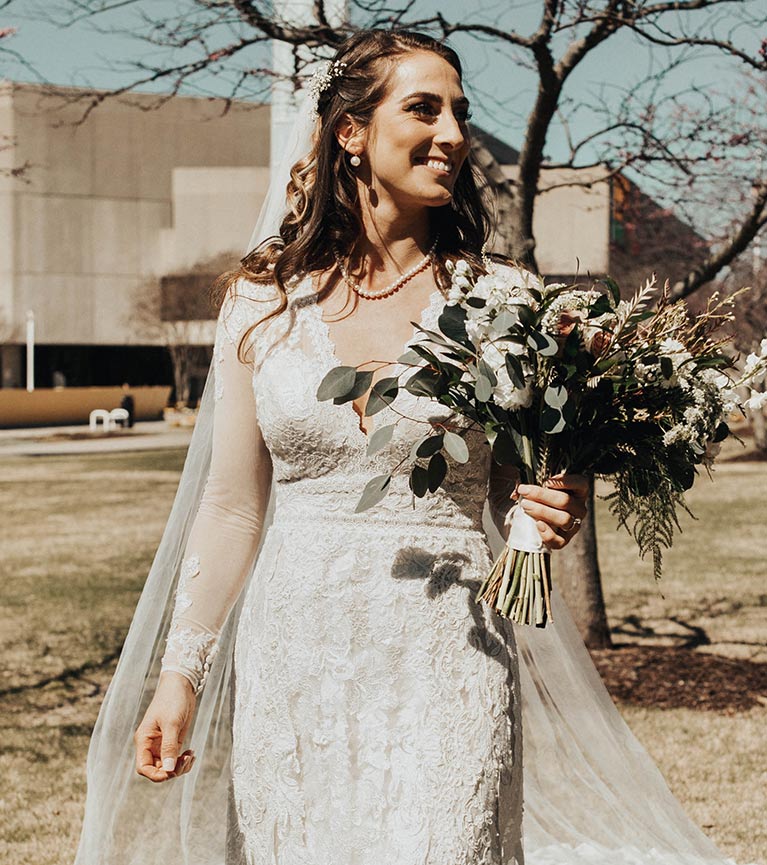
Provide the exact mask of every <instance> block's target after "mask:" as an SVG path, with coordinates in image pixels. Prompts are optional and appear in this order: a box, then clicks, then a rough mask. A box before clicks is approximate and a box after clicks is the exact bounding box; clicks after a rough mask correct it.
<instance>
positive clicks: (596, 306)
mask: <svg viewBox="0 0 767 865" xmlns="http://www.w3.org/2000/svg"><path fill="white" fill-rule="evenodd" d="M612 311H613V305H612V304H611V303H610V298H609V297H608V296H607V295H606V294H601V295H600V296H599V297H598V298H597V299H596V300H595V301H594V303H592V304H591V308H590V309H589V314H588V318H598V317H599V316H600V315H605V313H608V312H612Z"/></svg>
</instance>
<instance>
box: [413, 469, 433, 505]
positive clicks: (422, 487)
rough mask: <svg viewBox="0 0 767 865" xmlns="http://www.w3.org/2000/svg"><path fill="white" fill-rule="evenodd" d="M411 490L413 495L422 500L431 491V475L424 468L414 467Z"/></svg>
mask: <svg viewBox="0 0 767 865" xmlns="http://www.w3.org/2000/svg"><path fill="white" fill-rule="evenodd" d="M409 483H410V489H411V490H412V491H413V495H414V496H417V497H418V498H419V499H422V498H423V497H424V496H425V495H426V491H427V490H428V489H429V473H428V472H427V471H426V469H425V468H424V467H423V466H419V465H414V466H413V468H412V469H411V471H410V482H409Z"/></svg>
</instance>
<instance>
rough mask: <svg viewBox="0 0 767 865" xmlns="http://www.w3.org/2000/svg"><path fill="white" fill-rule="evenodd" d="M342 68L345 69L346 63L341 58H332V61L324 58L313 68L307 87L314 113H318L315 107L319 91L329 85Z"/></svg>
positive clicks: (340, 73) (316, 106)
mask: <svg viewBox="0 0 767 865" xmlns="http://www.w3.org/2000/svg"><path fill="white" fill-rule="evenodd" d="M344 69H346V64H345V63H344V62H343V61H341V60H334V61H333V62H331V61H330V60H326V61H325V62H324V63H322V64H321V65H320V66H318V67H317V69H315V71H314V74H313V75H312V77H311V78H310V79H309V87H308V91H309V99H310V100H311V105H312V111H313V112H314V114H318V113H319V112H318V110H317V109H318V105H319V101H320V95H321V93H322V92H323V90H327V88H328V87H330V85H331V83H332V81H333V79H334V78H338V77H339V76H340V75H343V71H344Z"/></svg>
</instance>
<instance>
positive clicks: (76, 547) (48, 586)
mask: <svg viewBox="0 0 767 865" xmlns="http://www.w3.org/2000/svg"><path fill="white" fill-rule="evenodd" d="M183 457H184V453H183V451H181V450H178V451H156V452H136V453H122V454H117V455H114V454H93V455H88V456H71V457H37V458H33V457H15V458H4V459H0V502H1V503H2V512H3V515H4V519H3V521H2V523H1V524H0V547H2V550H3V556H2V560H1V561H0V579H2V587H3V588H2V594H1V595H0V606H1V607H2V622H3V624H2V631H0V647H1V648H2V652H3V657H4V660H5V663H4V664H3V667H2V672H0V724H1V725H2V731H1V733H2V738H1V739H0V776H1V777H2V778H3V784H2V785H1V787H0V825H2V830H0V860H2V861H3V862H7V863H8V865H64V863H70V862H71V861H72V859H73V856H74V851H75V848H76V844H77V838H78V834H79V828H80V819H81V814H82V804H83V797H84V791H85V755H86V751H87V746H88V740H89V735H90V730H91V727H92V725H93V723H94V721H95V718H96V714H97V712H98V707H99V704H100V701H101V699H102V697H103V692H104V689H105V687H106V685H107V684H108V682H109V678H110V675H111V673H112V671H113V669H114V665H115V662H116V656H117V653H118V651H119V647H120V645H121V641H122V639H123V636H124V634H125V632H126V630H127V627H128V624H129V622H130V618H131V616H132V613H133V607H134V605H135V602H136V600H137V598H138V595H139V592H140V591H141V586H142V583H143V580H144V578H145V576H146V573H147V571H148V569H149V565H150V563H151V560H152V557H153V555H154V551H155V548H156V546H157V543H158V541H159V538H160V535H161V533H162V530H163V528H164V525H165V521H166V518H167V515H168V512H169V510H170V506H171V503H172V499H173V495H174V493H175V489H176V484H177V482H178V475H179V471H180V469H181V466H182V463H183ZM765 489H767V464H765V463H744V462H734V463H724V464H722V465H721V466H720V467H719V468H718V469H717V471H716V481H715V483H713V484H712V483H710V482H709V481H707V480H706V479H702V480H700V481H699V482H698V483H697V484H696V487H695V489H694V490H693V491H692V495H691V496H690V503H691V506H692V509H693V511H694V512H695V513H696V515H697V516H698V517H699V519H698V521H693V520H692V519H691V518H689V517H687V516H685V517H684V519H683V529H684V531H683V534H682V535H681V536H680V537H679V538H678V541H677V543H676V545H675V547H674V549H673V550H672V551H671V553H669V555H668V556H667V558H666V568H665V576H664V579H663V583H662V585H661V586H660V587H658V586H656V584H655V583H654V581H653V579H652V573H651V568H650V566H649V564H647V563H641V562H639V561H638V559H637V557H636V554H635V551H634V546H633V542H632V541H631V540H630V538H629V537H628V536H627V535H626V534H625V532H616V531H615V528H614V526H613V524H612V522H611V520H610V517H609V515H608V514H607V513H606V509H605V508H604V505H603V504H602V503H600V505H599V508H598V514H597V519H598V524H599V544H600V562H601V566H602V571H603V577H604V586H605V592H606V597H607V605H608V612H609V616H610V622H611V625H612V626H613V628H614V635H615V639H616V640H617V641H619V642H629V643H634V644H647V643H651V644H653V645H670V646H678V645H681V644H684V643H685V641H688V640H689V639H690V635H691V634H693V635H696V639H697V641H698V643H699V644H700V645H699V646H698V647H697V648H696V650H695V651H696V652H705V653H710V654H713V655H717V656H726V657H728V658H731V659H735V660H737V661H747V660H751V661H755V662H760V663H762V662H767V623H766V622H765V616H764V607H765V602H766V601H767V584H765V580H764V578H763V574H764V561H765V552H767V549H765V540H764V535H763V526H764V522H765V519H764V518H765V507H764V499H763V496H764V490H765ZM661 590H662V592H663V595H662V596H661V593H660V591H661ZM701 635H703V637H701ZM765 669H767V668H765ZM621 709H622V711H623V713H624V716H625V717H626V719H627V720H628V722H629V724H630V725H631V726H632V728H633V729H634V731H635V732H636V734H637V735H638V737H639V739H640V740H641V741H642V742H643V744H644V745H645V746H646V747H647V748H648V750H649V751H650V753H651V754H652V755H653V757H654V758H655V759H656V760H657V762H658V763H659V765H660V767H661V769H662V771H663V772H664V774H665V775H666V777H667V779H668V781H669V784H670V786H671V788H672V790H673V791H674V792H675V794H676V795H677V796H678V797H679V798H680V799H681V801H682V803H683V804H684V806H685V807H686V809H687V810H688V812H689V813H690V815H691V816H692V817H693V818H694V819H695V821H696V822H697V823H698V824H699V825H702V826H704V827H706V831H707V832H708V833H709V834H710V835H711V837H713V838H714V840H715V841H716V842H717V843H718V844H719V845H720V846H721V848H722V849H723V851H724V852H725V853H726V854H727V855H730V856H732V857H734V858H735V859H737V860H738V861H739V862H742V863H746V862H760V861H765V862H767V829H766V828H765V825H764V822H765V821H764V819H763V810H764V794H765V788H766V787H767V775H765V764H764V741H765V735H764V732H763V731H764V729H765V724H766V723H767V707H766V706H765V705H757V706H755V707H754V708H751V709H749V710H748V711H732V710H729V711H728V710H726V709H725V710H723V711H697V710H694V709H690V708H671V709H657V708H653V707H652V706H648V705H646V703H645V704H641V705H633V704H631V703H630V702H627V703H626V704H625V705H621ZM616 865H618V863H616Z"/></svg>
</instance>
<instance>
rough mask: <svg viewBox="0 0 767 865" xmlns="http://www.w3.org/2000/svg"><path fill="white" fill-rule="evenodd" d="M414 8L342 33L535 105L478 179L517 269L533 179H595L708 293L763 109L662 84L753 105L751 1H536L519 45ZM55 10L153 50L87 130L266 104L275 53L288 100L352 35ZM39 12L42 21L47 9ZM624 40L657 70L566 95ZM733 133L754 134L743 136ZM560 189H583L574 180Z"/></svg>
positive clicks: (122, 8) (229, 19) (598, 625)
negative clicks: (622, 194) (484, 53)
mask: <svg viewBox="0 0 767 865" xmlns="http://www.w3.org/2000/svg"><path fill="white" fill-rule="evenodd" d="M424 6H425V3H419V2H417V0H351V2H350V19H349V20H351V21H354V22H355V26H360V25H361V26H368V27H383V28H402V27H407V28H410V29H417V30H422V31H426V32H431V33H433V34H434V35H436V36H437V37H439V38H447V37H450V36H452V35H453V34H464V35H469V36H472V37H475V38H476V39H477V40H484V41H485V42H486V43H489V44H490V45H492V46H493V47H494V50H496V51H497V52H500V53H502V54H504V55H505V56H506V57H508V58H509V59H510V60H511V61H512V62H514V63H516V64H517V65H518V66H519V67H521V68H523V69H525V70H527V71H528V72H531V73H532V74H533V75H534V76H535V82H536V86H535V93H534V96H533V98H532V104H531V105H530V106H529V110H526V111H525V112H524V114H523V116H521V117H520V127H521V133H520V141H521V146H520V153H519V160H518V173H517V175H516V177H515V179H514V180H513V181H512V180H508V179H504V178H503V177H501V176H500V174H499V172H497V171H492V170H491V169H492V166H491V165H490V164H489V163H488V165H486V166H485V167H486V169H488V170H487V171H486V176H488V177H489V181H488V183H489V185H490V186H491V187H492V188H494V189H496V190H497V191H499V192H502V193H505V197H504V209H503V214H502V215H503V218H504V229H505V231H504V232H502V237H503V241H504V243H505V245H506V249H507V251H508V252H510V253H511V254H513V255H514V256H515V257H516V258H517V259H520V260H523V261H526V262H527V263H528V264H529V265H530V266H531V267H533V268H535V265H536V260H535V250H536V238H535V236H534V232H533V216H534V212H535V204H536V200H537V199H538V196H539V195H540V194H541V187H542V186H545V185H546V184H543V183H542V182H541V180H542V175H543V173H544V172H546V171H549V170H552V169H563V168H572V169H576V170H577V169H582V168H590V169H596V170H597V175H596V177H595V176H594V175H593V172H592V173H591V174H590V176H589V180H588V181H586V182H588V183H595V182H598V181H599V180H600V179H601V180H612V179H614V178H619V177H624V178H628V179H630V180H633V181H634V182H635V183H639V184H641V185H642V186H643V188H646V189H648V190H649V191H650V193H651V194H652V196H653V198H654V199H655V200H657V201H658V202H660V203H661V204H662V205H665V206H667V207H669V208H670V207H674V208H677V209H679V210H680V212H681V213H682V214H683V215H684V216H685V218H687V217H689V220H688V221H690V220H691V224H692V226H693V227H694V228H695V230H696V231H699V232H700V231H702V233H701V237H703V238H704V239H705V240H706V243H704V244H702V246H701V248H696V249H694V250H691V253H692V254H691V255H690V257H689V259H688V260H687V263H686V266H685V268H684V272H680V273H679V274H678V275H676V276H674V279H673V292H674V294H675V296H677V297H687V296H689V295H691V294H692V293H693V292H695V291H697V290H699V289H700V288H701V286H703V285H705V284H706V283H707V282H709V281H711V280H712V279H714V278H715V277H716V276H717V274H719V273H720V272H721V271H722V269H723V268H726V267H728V266H730V265H731V264H732V263H733V262H734V261H735V260H736V259H737V256H738V255H740V254H741V253H742V252H743V251H744V250H745V249H746V248H747V247H748V246H749V244H751V243H752V242H753V240H754V238H755V237H757V235H758V234H759V232H760V231H761V230H762V229H763V228H764V225H765V220H766V219H767V183H765V176H764V168H763V166H761V165H760V164H759V161H758V160H757V159H755V158H754V155H755V154H756V152H757V151H758V147H759V146H760V142H761V145H762V146H763V142H764V136H763V131H764V119H763V111H762V109H761V108H759V110H754V112H753V114H752V116H751V117H750V118H748V119H746V118H744V116H743V115H742V114H739V113H738V110H736V108H735V107H733V108H732V111H731V112H730V114H729V115H728V116H727V117H724V116H723V115H722V114H721V100H720V99H718V98H717V95H716V94H714V93H711V92H708V91H705V90H702V89H701V88H696V87H695V86H690V87H687V88H685V89H681V90H680V88H679V87H676V88H675V86H674V83H673V82H674V80H675V79H674V74H675V73H676V72H677V71H678V70H679V69H680V68H681V67H682V66H683V65H684V64H685V63H687V62H689V61H690V60H692V59H695V58H700V57H706V58H708V59H709V61H710V62H712V63H713V62H720V63H722V64H728V65H729V66H731V67H740V68H742V69H743V70H750V71H751V73H752V74H753V82H752V83H753V87H754V89H755V92H756V90H757V89H758V86H759V82H763V76H764V73H765V71H767V40H762V41H761V42H759V43H758V44H756V45H754V34H758V33H764V32H765V27H766V26H767V9H765V7H764V4H763V2H760V0H737V2H735V0H539V4H538V15H537V21H536V22H535V23H534V24H533V26H532V27H530V28H529V30H528V31H527V32H523V31H522V30H521V29H517V28H514V27H507V26H503V25H501V24H499V23H498V20H497V17H498V16H497V9H496V10H495V12H494V13H493V14H494V15H495V18H493V17H491V16H490V15H488V14H483V12H482V9H481V8H480V7H478V6H475V7H471V8H468V7H467V10H466V13H465V15H464V16H463V17H462V19H461V20H449V19H447V18H446V17H445V16H444V15H443V14H442V13H441V12H434V13H433V12H431V11H427V12H422V10H423V8H424ZM54 8H55V9H56V10H57V12H56V14H58V16H59V21H60V23H61V24H62V25H63V26H74V25H75V24H77V23H78V22H79V21H82V20H84V19H87V20H88V21H89V22H90V23H91V24H93V25H95V26H97V27H101V28H103V29H104V30H106V31H112V30H114V29H115V24H114V20H115V19H114V16H115V15H116V14H120V15H124V14H125V13H126V10H130V9H133V10H134V11H135V13H136V20H135V21H134V22H132V24H131V28H130V29H131V31H132V32H133V33H136V32H139V33H140V35H141V37H142V38H143V39H144V40H146V41H147V42H148V43H150V44H151V45H153V46H154V47H155V48H156V51H155V52H154V53H153V54H152V60H151V61H150V62H147V61H143V60H142V61H138V62H136V63H134V64H133V67H132V68H133V76H132V77H131V78H130V80H129V82H128V84H126V85H125V86H124V87H122V88H120V89H119V90H117V91H115V92H113V93H105V92H96V91H94V92H92V93H87V94H85V95H84V96H83V97H82V98H83V100H84V102H83V116H87V114H88V113H89V112H90V111H92V110H94V109H95V108H97V106H98V105H99V104H100V103H101V102H103V100H104V99H107V98H113V96H114V95H115V94H116V95H117V96H118V97H129V94H130V92H131V90H133V89H134V88H135V87H137V86H141V85H157V84H158V83H165V84H166V88H165V91H166V92H165V93H164V94H163V95H161V96H158V97H157V102H156V104H157V105H161V104H162V103H163V102H165V101H167V100H168V99H170V98H172V97H173V96H174V95H175V94H177V93H179V92H181V91H184V90H186V91H187V92H188V91H189V90H192V89H194V88H195V86H197V87H198V92H199V90H203V92H204V79H205V76H206V75H209V74H211V73H213V74H215V75H216V76H217V79H218V81H226V82H228V84H229V91H228V100H234V99H246V100H247V99H251V100H252V99H257V98H262V97H264V96H265V95H266V93H267V91H268V89H269V86H270V84H271V82H272V80H273V77H274V73H273V70H271V69H270V52H269V45H270V43H271V41H272V40H278V41H281V42H283V43H287V44H289V45H291V46H293V48H294V57H295V65H294V70H293V78H294V80H295V82H296V84H299V83H300V81H301V80H302V78H303V75H304V69H305V63H306V57H307V56H308V55H310V54H311V52H312V51H320V50H326V49H328V48H333V47H335V46H337V45H338V44H340V43H341V42H342V41H343V40H344V39H345V38H346V37H347V36H348V35H349V33H350V32H352V30H353V29H354V28H353V27H352V25H348V26H347V27H342V28H333V27H331V26H330V24H329V21H328V17H327V15H326V12H325V2H324V0H316V2H315V3H314V13H313V18H312V20H310V21H308V22H307V23H305V24H303V25H301V26H297V25H296V24H295V23H291V22H290V21H288V20H286V19H284V18H282V17H281V16H280V14H279V11H278V8H279V7H278V5H277V4H273V3H267V2H263V0H185V2H181V3H179V4H177V6H176V8H177V11H176V12H175V13H173V14H170V15H168V14H166V13H167V7H166V6H165V5H162V6H161V7H159V9H161V10H162V11H157V12H155V11H153V7H152V6H150V5H149V4H145V3H140V2H139V0H60V2H59V3H58V4H57V6H56V7H54ZM45 11H46V15H47V16H49V17H50V15H51V8H50V4H46V10H45ZM621 37H622V38H624V39H627V38H629V37H630V38H631V39H633V43H632V44H633V46H640V47H650V48H652V49H653V54H652V56H653V62H654V66H653V68H652V69H651V71H650V72H649V73H648V74H647V75H646V76H645V78H644V79H643V80H641V81H637V82H634V83H633V84H632V86H631V87H630V88H626V89H625V90H624V91H623V92H622V93H621V92H619V91H618V89H617V88H616V87H615V86H614V85H612V84H611V82H610V78H611V77H612V76H611V75H610V68H609V66H608V67H605V69H604V71H603V72H602V79H603V85H602V86H601V87H598V88H597V89H596V91H595V92H589V93H588V94H587V95H586V96H584V88H583V86H582V85H581V86H580V88H579V85H577V84H573V81H574V80H575V79H577V76H576V75H575V73H576V72H578V71H579V70H580V69H581V68H582V67H583V65H584V63H585V61H587V60H591V59H592V58H594V57H597V58H598V57H600V56H601V55H602V49H603V47H604V46H605V45H607V44H612V43H614V42H616V40H617V39H618V38H621ZM757 41H758V40H757ZM752 104H756V99H754V100H752ZM762 105H763V103H762ZM743 110H744V111H747V109H745V108H744V109H743ZM584 115H587V116H588V117H589V121H590V122H589V125H588V129H587V131H586V132H585V133H582V134H581V136H580V138H578V137H576V136H575V135H574V134H573V130H574V129H575V128H576V127H579V124H578V123H577V122H576V121H577V120H578V119H579V118H582V117H583V116H584ZM744 124H745V126H747V127H748V129H749V130H750V131H748V132H746V133H743V132H742V128H743V126H744ZM555 133H559V134H560V137H563V138H564V140H565V141H566V148H565V150H566V154H565V156H564V158H562V159H560V160H558V161H553V160H550V159H549V160H547V159H546V147H547V144H550V143H551V141H552V137H553V135H554V134H555ZM484 155H485V156H486V155H487V154H484ZM733 159H734V161H735V162H737V164H738V170H739V171H740V172H741V173H740V175H739V179H740V180H741V181H742V186H743V187H744V188H745V189H747V190H753V195H751V196H750V197H749V198H748V199H747V200H746V199H743V200H740V199H738V200H737V201H736V202H735V203H736V206H735V207H734V208H730V209H731V210H732V211H733V212H731V213H730V212H727V213H724V212H722V208H721V200H720V199H711V198H710V196H712V195H713V194H714V191H715V190H716V189H717V188H718V187H720V186H722V185H723V184H725V183H729V184H730V187H729V188H730V189H731V188H732V185H731V182H732V171H733ZM486 161H487V160H486ZM576 174H577V172H576ZM568 182H575V183H577V182H579V181H578V179H577V176H576V178H575V180H573V181H568ZM552 188H553V187H552ZM707 197H708V201H709V207H708V208H707V210H708V213H709V215H710V211H711V210H712V208H711V207H710V202H711V201H712V200H716V201H717V208H714V209H717V210H719V212H718V213H717V214H715V218H711V219H709V220H708V224H707V225H705V230H703V229H700V228H699V227H698V225H697V221H696V220H695V219H693V218H692V216H691V215H690V212H691V211H694V210H695V208H694V206H693V205H694V204H695V203H699V202H701V201H704V200H706V198H707ZM693 215H698V214H697V211H695V213H694V214H693ZM663 267H666V263H665V262H663V261H659V263H658V269H659V270H661V269H662V268H663ZM666 275H667V274H662V276H663V277H665V276H666ZM668 275H671V274H668ZM570 546H571V548H572V549H571V550H570V551H569V552H568V554H567V556H565V557H563V564H564V568H570V570H571V572H572V574H574V575H577V578H574V579H573V580H572V581H570V580H565V581H564V582H563V584H562V585H563V589H565V594H566V598H567V600H568V603H569V604H570V605H571V607H572V608H573V611H574V612H575V614H576V618H577V619H578V622H579V625H580V627H581V631H582V633H583V635H584V637H585V638H586V640H587V642H588V643H589V645H592V646H598V645H609V630H608V628H607V620H606V615H605V611H604V603H603V600H602V596H601V586H600V580H599V569H598V563H597V556H596V534H595V527H594V524H593V511H592V516H591V519H590V520H589V524H588V525H584V531H582V532H581V533H580V535H579V536H578V538H577V539H576V541H575V542H574V543H573V544H571V545H570ZM568 557H569V558H568ZM571 583H572V585H570V584H571ZM568 586H569V588H568Z"/></svg>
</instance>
